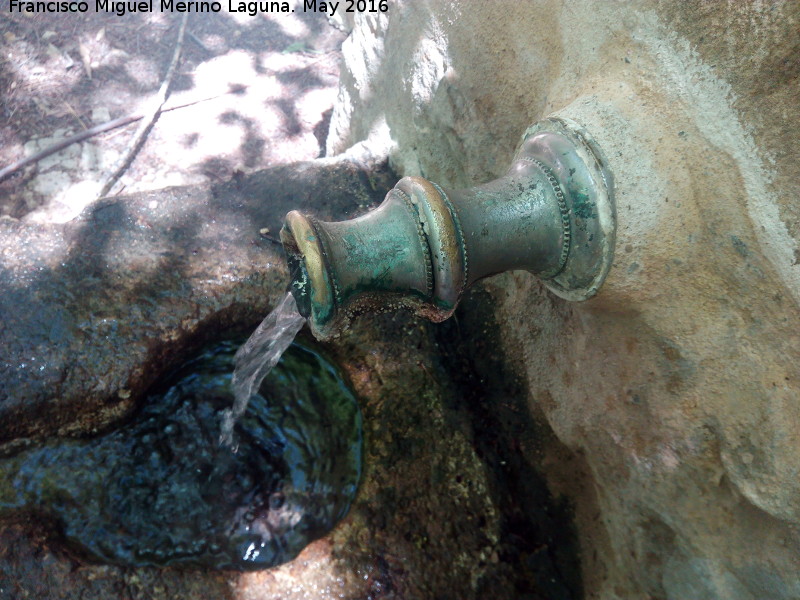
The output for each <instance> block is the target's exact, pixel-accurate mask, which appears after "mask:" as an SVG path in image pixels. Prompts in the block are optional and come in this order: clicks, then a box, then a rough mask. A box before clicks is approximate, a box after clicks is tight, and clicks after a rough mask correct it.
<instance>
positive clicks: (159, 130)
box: [0, 11, 344, 222]
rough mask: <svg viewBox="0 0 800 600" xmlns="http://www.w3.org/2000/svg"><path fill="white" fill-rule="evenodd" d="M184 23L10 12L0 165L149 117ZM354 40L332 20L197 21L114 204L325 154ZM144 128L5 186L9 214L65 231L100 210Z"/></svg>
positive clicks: (105, 137) (139, 16) (1, 78)
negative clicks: (119, 164) (106, 188)
mask: <svg viewBox="0 0 800 600" xmlns="http://www.w3.org/2000/svg"><path fill="white" fill-rule="evenodd" d="M179 23H180V15H179V14H171V13H161V12H158V11H156V12H153V13H131V14H127V15H125V16H123V17H119V16H117V15H115V14H113V13H94V12H89V13H86V14H65V13H58V14H56V13H36V14H33V13H17V12H15V13H4V14H3V15H2V19H0V33H2V36H0V52H2V57H3V60H2V61H0V90H3V93H2V95H0V166H6V165H8V164H11V163H12V162H14V161H17V160H19V159H21V158H24V157H27V156H30V155H33V154H35V153H37V152H39V151H40V150H42V149H44V148H47V147H49V146H50V145H52V144H54V143H56V142H58V141H59V140H62V139H64V138H66V137H69V136H71V135H73V134H75V133H79V132H81V131H84V130H86V129H88V128H91V127H93V126H96V125H98V124H101V123H105V122H107V121H109V120H111V119H116V118H118V117H123V116H126V115H129V114H133V113H137V112H142V111H143V110H146V109H147V108H148V107H149V106H150V103H151V102H152V99H153V98H155V97H156V96H157V92H158V90H159V88H160V86H161V84H162V81H163V80H164V78H165V76H166V73H167V70H168V65H169V64H170V61H171V58H172V56H173V53H174V51H175V47H176V43H177V39H178V30H179ZM343 38H344V34H343V33H342V32H341V31H339V30H337V29H335V28H334V27H332V26H331V25H330V24H329V23H328V21H327V20H326V19H325V17H324V16H323V15H322V14H321V13H312V12H308V13H303V12H298V13H296V14H260V15H259V16H256V17H248V16H244V17H240V16H239V15H238V14H232V13H227V12H221V13H216V14H215V13H207V14H191V15H190V17H189V20H188V23H187V30H186V35H185V37H184V41H183V44H182V48H181V59H180V62H179V63H178V67H177V69H176V71H175V74H174V77H173V80H172V85H171V94H170V96H169V99H168V100H167V103H166V104H165V108H170V107H175V106H180V105H184V104H190V103H194V104H192V105H191V106H187V107H184V108H180V109H177V110H172V111H169V112H165V113H163V114H162V115H161V116H160V118H159V119H158V121H157V123H156V124H155V126H154V127H153V128H152V130H151V131H150V133H149V135H148V137H147V139H146V143H145V144H144V146H143V148H142V149H141V151H140V152H139V153H138V155H137V156H136V159H135V160H134V162H133V164H132V165H131V166H130V168H129V169H128V170H127V171H126V172H125V174H124V176H123V177H122V178H121V180H120V181H119V182H118V183H117V185H116V186H115V187H114V188H113V189H112V191H111V195H115V194H119V193H122V192H124V193H132V192H137V191H144V190H153V189H160V188H164V187H167V186H172V185H185V184H198V183H204V182H216V181H223V180H226V179H228V178H230V176H231V175H232V174H233V173H237V172H251V171H254V170H256V169H260V168H263V167H266V166H269V165H273V164H277V163H285V162H291V161H296V160H306V159H310V158H315V157H317V156H320V155H321V152H322V148H324V140H325V136H326V134H327V127H328V121H329V119H330V111H331V106H332V104H333V101H334V98H335V96H336V90H337V77H338V61H339V48H340V46H341V42H342V39H343ZM136 128H137V124H135V123H134V124H131V125H128V126H126V127H122V128H117V129H113V130H111V131H108V132H106V133H103V134H101V135H98V136H95V137H92V138H90V139H88V140H86V141H85V142H83V143H80V144H74V145H71V146H69V147H68V148H65V149H64V150H62V151H61V152H58V153H57V154H55V155H52V156H50V157H47V158H45V159H43V160H41V161H39V162H37V163H36V164H34V165H31V166H29V167H27V168H25V169H23V170H21V171H19V172H17V173H16V174H15V175H14V176H12V177H10V178H8V179H6V180H5V181H0V214H2V215H10V216H12V217H18V218H19V217H25V218H26V219H27V220H35V221H40V222H41V221H53V220H55V221H59V222H64V221H67V220H69V219H71V218H73V217H74V216H76V215H77V214H79V213H80V211H81V210H82V209H83V207H84V206H85V205H86V204H87V202H88V201H90V200H92V199H94V198H95V197H96V196H97V193H98V191H99V189H100V187H101V182H103V181H104V180H105V178H106V177H107V176H108V175H109V174H110V173H111V171H112V167H113V166H114V164H115V163H116V161H117V160H118V159H119V157H120V156H121V155H122V154H123V153H124V152H125V151H126V149H127V147H128V145H129V141H130V139H131V137H132V135H133V132H134V131H135V130H136Z"/></svg>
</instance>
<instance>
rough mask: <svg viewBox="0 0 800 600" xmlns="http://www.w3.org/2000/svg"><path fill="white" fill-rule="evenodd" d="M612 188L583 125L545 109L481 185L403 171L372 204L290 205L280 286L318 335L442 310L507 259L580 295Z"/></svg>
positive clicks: (590, 287)
mask: <svg viewBox="0 0 800 600" xmlns="http://www.w3.org/2000/svg"><path fill="white" fill-rule="evenodd" d="M612 190H613V185H612V177H611V173H610V171H609V170H608V168H607V166H606V163H605V160H604V159H603V156H602V153H601V151H600V149H599V148H598V147H597V145H596V144H595V143H594V142H593V141H592V139H591V138H590V137H589V135H588V134H587V133H586V132H585V131H584V130H583V129H582V128H581V127H580V126H578V125H577V124H575V123H572V122H570V121H567V120H565V119H556V118H550V119H546V120H544V121H541V122H539V123H537V124H535V125H534V126H532V127H531V128H529V129H528V131H526V132H525V134H524V136H523V138H522V143H521V145H520V147H519V150H518V151H517V153H516V155H515V157H514V160H513V162H512V164H511V167H510V169H509V171H508V173H507V174H506V175H505V176H504V177H501V178H500V179H497V180H495V181H492V182H489V183H487V184H484V185H480V186H477V187H474V188H469V189H466V190H457V191H450V190H445V189H443V188H442V187H440V186H439V185H437V184H436V183H433V182H431V181H428V180H426V179H423V178H421V177H404V178H403V179H401V180H400V181H399V182H398V183H397V185H396V186H395V187H394V189H392V190H391V191H390V192H389V193H388V194H387V196H386V199H385V200H384V201H383V203H382V204H381V205H380V206H379V207H378V208H376V209H375V210H373V211H371V212H369V213H367V214H365V215H363V216H361V217H358V218H357V219H353V220H351V221H344V222H336V223H330V222H322V221H318V220H316V219H314V218H313V217H311V216H307V215H303V214H300V213H299V212H297V211H292V212H290V213H289V214H288V215H287V216H286V221H285V224H284V227H283V229H282V230H281V240H282V242H283V244H284V248H285V249H286V254H287V258H288V262H289V267H290V271H291V278H292V282H291V284H290V289H291V291H292V293H293V294H294V296H295V299H296V300H297V305H298V308H299V309H300V312H301V313H302V314H303V315H304V316H306V317H307V318H308V319H309V323H310V325H311V329H312V331H313V333H314V334H315V335H316V336H317V337H319V338H322V339H324V338H328V337H331V336H332V335H333V334H335V333H336V331H338V330H339V328H341V327H343V326H344V325H345V324H346V322H347V321H348V320H349V319H350V318H351V317H352V316H353V315H354V314H356V313H358V312H363V311H368V310H372V311H376V310H378V311H380V310H392V309H395V308H399V307H401V306H402V307H407V308H410V309H412V310H414V311H415V312H416V313H418V314H420V315H422V316H425V317H427V318H429V319H431V320H433V321H442V320H444V319H446V318H447V317H449V316H450V315H451V314H452V313H453V311H454V310H455V308H456V305H457V304H458V302H459V300H460V298H461V296H462V295H463V293H464V291H465V290H466V289H468V288H469V286H471V285H472V284H473V283H475V282H476V281H478V280H479V279H482V278H484V277H487V276H489V275H493V274H495V273H500V272H503V271H507V270H512V269H523V270H527V271H530V272H531V273H533V274H535V275H537V276H538V277H539V278H540V279H542V280H543V281H544V283H545V285H546V286H547V287H548V288H549V289H550V290H551V291H553V292H554V293H555V294H557V295H558V296H560V297H562V298H565V299H567V300H585V299H587V298H590V297H591V296H593V295H594V294H596V293H597V290H598V289H599V288H600V286H601V285H602V283H603V281H604V279H605V277H606V275H607V274H608V270H609V268H610V267H611V263H612V260H613V254H614V234H615V226H616V225H615V223H616V218H615V211H614V201H613V191H612Z"/></svg>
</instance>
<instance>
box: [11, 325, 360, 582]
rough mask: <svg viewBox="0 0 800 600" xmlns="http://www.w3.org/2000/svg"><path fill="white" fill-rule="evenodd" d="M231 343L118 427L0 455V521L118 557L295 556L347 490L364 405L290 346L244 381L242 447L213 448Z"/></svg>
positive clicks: (329, 370) (239, 559)
mask: <svg viewBox="0 0 800 600" xmlns="http://www.w3.org/2000/svg"><path fill="white" fill-rule="evenodd" d="M295 321H296V320H295ZM296 326H297V324H296V323H295V327H296ZM287 331H288V329H287ZM290 337H293V334H292V336H290ZM239 344H240V340H236V341H227V342H219V343H216V344H213V345H211V346H209V347H207V348H206V349H205V350H204V351H203V352H202V353H201V354H200V355H198V356H196V357H195V358H193V359H191V360H189V361H188V362H187V363H185V364H184V365H183V366H181V367H180V368H179V369H177V370H176V371H175V372H173V373H172V375H171V376H169V377H166V378H165V380H164V383H163V384H162V385H161V386H159V387H158V388H156V389H154V390H153V391H152V393H151V394H150V395H149V397H148V398H147V399H146V400H145V401H144V403H143V406H142V407H141V409H140V410H139V411H138V412H137V414H136V415H134V416H133V418H132V419H131V420H130V421H129V422H128V423H127V424H125V425H124V426H122V427H120V428H119V429H116V430H114V431H111V432H108V433H105V434H103V435H101V436H98V437H94V438H86V439H70V440H53V441H51V442H48V443H46V444H45V445H43V446H41V447H38V448H33V449H30V450H26V451H23V452H21V453H19V454H17V455H15V456H13V457H10V458H6V459H3V460H0V518H5V517H9V516H12V515H16V514H20V513H22V514H32V515H34V517H35V518H36V519H37V520H38V521H40V522H44V523H53V524H54V526H55V528H56V529H58V530H59V531H60V532H61V534H62V536H63V538H64V539H65V540H66V541H67V543H68V544H69V545H71V546H73V547H74V548H76V549H78V550H79V551H81V552H82V553H83V554H86V555H88V556H89V557H91V558H94V559H95V560H98V561H100V562H110V563H115V564H120V565H173V564H187V565H196V566H201V567H203V568H222V569H237V570H252V569H263V568H265V567H270V566H273V565H276V564H280V563H282V562H285V561H288V560H291V559H292V558H294V557H295V556H296V555H297V553H298V552H300V550H302V549H303V548H304V547H305V546H306V545H307V544H308V543H309V542H311V541H312V540H314V539H316V538H318V537H320V536H323V535H325V534H326V533H327V532H328V531H330V529H331V528H332V527H333V526H334V524H335V523H336V522H337V521H338V520H339V519H340V518H341V517H342V516H344V514H345V513H346V512H347V510H348V508H349V505H350V502H351V501H352V499H353V497H354V495H355V492H356V489H357V486H358V480H359V476H360V473H361V417H360V413H359V410H358V404H357V402H356V400H355V397H354V396H353V395H352V393H351V392H350V391H349V389H348V388H347V387H346V385H345V384H344V382H343V380H342V379H341V378H340V376H339V373H338V371H337V370H336V368H335V367H334V366H333V365H332V364H331V363H329V362H328V361H327V360H325V358H324V357H323V356H322V355H321V354H319V353H318V352H317V351H316V350H314V349H313V348H311V347H309V346H307V345H304V344H300V343H297V342H295V343H293V344H291V345H290V347H289V349H288V350H287V351H286V353H285V354H284V356H283V358H282V359H281V361H280V363H279V364H278V365H277V366H275V368H274V369H273V370H272V371H271V372H270V373H269V376H268V377H266V379H264V380H263V381H262V382H261V383H260V384H259V385H258V387H255V386H256V381H257V379H258V378H259V376H260V375H259V374H260V373H261V371H262V370H259V369H256V371H257V372H258V373H259V374H257V375H256V376H254V377H252V378H247V381H250V382H251V383H252V385H253V387H252V388H251V391H252V390H255V393H254V394H252V395H251V396H250V397H249V402H248V403H247V407H246V410H244V411H243V413H242V414H241V416H240V418H239V419H238V420H236V422H235V425H234V432H233V435H234V437H235V439H236V442H237V446H238V449H237V451H236V452H234V451H232V449H231V448H230V447H228V446H224V445H220V444H219V443H218V439H219V427H220V417H221V416H222V414H223V411H225V410H229V407H230V406H231V402H232V399H233V398H232V391H231V371H232V367H233V361H234V352H235V350H236V348H237V347H239Z"/></svg>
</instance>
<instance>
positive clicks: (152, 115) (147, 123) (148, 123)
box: [97, 13, 189, 198]
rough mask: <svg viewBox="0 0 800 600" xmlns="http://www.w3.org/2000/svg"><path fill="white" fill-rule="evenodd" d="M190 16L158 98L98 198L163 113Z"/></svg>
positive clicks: (129, 162) (187, 16)
mask: <svg viewBox="0 0 800 600" xmlns="http://www.w3.org/2000/svg"><path fill="white" fill-rule="evenodd" d="M188 18H189V13H184V14H183V19H182V20H181V26H180V29H179V30H178V41H177V42H176V44H175V52H174V53H173V54H172V61H171V62H170V63H169V68H168V69H167V74H166V75H165V76H164V81H162V82H161V88H160V89H159V90H158V96H156V98H155V99H154V100H153V106H152V108H151V109H150V111H149V113H147V114H146V115H145V118H144V119H143V120H142V122H141V124H140V125H139V127H138V129H137V130H136V133H135V134H134V135H133V138H132V139H131V142H130V144H129V145H128V149H127V151H126V152H124V153H123V155H122V156H121V157H120V160H119V161H117V164H116V165H115V167H114V170H113V171H112V173H111V175H109V176H108V178H107V179H106V181H105V183H104V184H103V186H102V187H101V188H100V193H99V194H98V196H97V197H98V198H102V197H103V196H106V195H107V194H108V192H110V191H111V188H112V187H114V184H115V183H116V182H117V180H118V179H119V178H120V177H122V174H123V173H124V172H125V170H126V169H127V168H128V166H129V165H130V164H131V162H133V159H134V158H135V156H136V154H137V152H138V151H139V149H140V148H141V147H142V144H143V143H144V140H145V137H146V136H147V134H148V132H149V131H150V129H151V128H152V127H153V124H154V123H155V122H156V119H158V115H159V114H161V108H162V107H163V106H164V102H166V100H167V94H168V93H169V86H170V84H171V83H172V77H173V75H174V74H175V69H176V67H177V66H178V59H179V58H180V56H181V50H182V49H183V38H184V34H185V33H186V22H187V21H188Z"/></svg>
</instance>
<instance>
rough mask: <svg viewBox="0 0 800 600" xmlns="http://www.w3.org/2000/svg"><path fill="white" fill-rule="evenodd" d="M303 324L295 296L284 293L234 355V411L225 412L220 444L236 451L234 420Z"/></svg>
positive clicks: (243, 409) (240, 414)
mask: <svg viewBox="0 0 800 600" xmlns="http://www.w3.org/2000/svg"><path fill="white" fill-rule="evenodd" d="M305 322H306V320H305V318H304V317H302V316H301V315H300V313H299V312H298V311H297V304H296V303H295V301H294V296H292V294H291V293H290V292H286V295H285V296H284V297H283V299H282V300H281V301H280V302H279V303H278V306H276V307H275V310H273V311H272V312H271V313H269V314H268V315H267V316H266V318H265V319H264V320H263V321H262V322H261V324H260V325H259V326H258V327H257V328H256V330H255V331H254V332H253V334H252V335H251V336H250V337H249V338H248V340H247V341H246V342H245V343H244V344H243V345H242V347H241V348H239V350H238V351H237V352H236V356H235V357H234V365H235V366H234V370H233V380H232V382H231V386H232V387H233V397H234V400H233V407H232V408H231V409H230V410H227V411H225V414H224V416H223V418H222V433H221V434H220V437H219V441H220V444H225V445H227V446H230V447H231V448H235V443H234V440H233V427H234V425H235V424H236V420H237V419H238V418H239V417H241V416H242V415H243V414H244V412H245V410H246V409H247V403H248V401H249V400H250V397H251V396H252V395H253V392H254V390H255V391H257V390H258V388H259V386H260V385H261V382H262V381H264V378H265V377H266V376H267V374H268V373H269V372H270V371H271V370H272V368H273V367H274V366H275V365H276V364H278V361H279V360H280V358H281V356H282V355H283V353H284V352H286V349H287V348H288V347H289V346H290V344H291V343H292V340H294V338H295V336H296V335H297V333H298V332H299V331H300V329H302V328H303V324H304V323H305Z"/></svg>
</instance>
